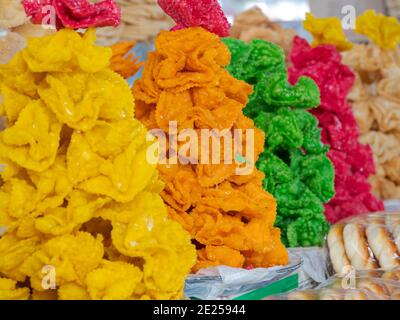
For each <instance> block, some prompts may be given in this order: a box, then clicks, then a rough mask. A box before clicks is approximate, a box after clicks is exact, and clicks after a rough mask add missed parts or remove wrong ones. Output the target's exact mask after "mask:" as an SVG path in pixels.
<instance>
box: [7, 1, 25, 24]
mask: <svg viewBox="0 0 400 320" xmlns="http://www.w3.org/2000/svg"><path fill="white" fill-rule="evenodd" d="M27 21H28V17H27V16H26V14H25V11H24V8H23V6H22V4H21V1H20V0H1V2H0V29H9V28H13V27H17V26H20V25H23V24H24V23H25V22H27Z"/></svg>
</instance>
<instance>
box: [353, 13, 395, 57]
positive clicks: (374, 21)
mask: <svg viewBox="0 0 400 320" xmlns="http://www.w3.org/2000/svg"><path fill="white" fill-rule="evenodd" d="M356 32H357V33H359V34H362V35H365V36H367V37H368V38H369V39H370V40H371V41H373V42H374V43H375V44H377V45H378V46H379V47H381V48H382V49H385V50H389V49H395V48H396V47H397V46H398V45H399V42H400V23H399V21H398V20H397V19H396V18H395V17H386V16H384V15H383V14H381V13H379V14H377V13H376V12H375V11H374V10H367V11H365V12H364V13H363V14H362V15H360V16H359V17H357V21H356Z"/></svg>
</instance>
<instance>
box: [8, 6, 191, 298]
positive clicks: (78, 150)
mask: <svg viewBox="0 0 400 320" xmlns="http://www.w3.org/2000/svg"><path fill="white" fill-rule="evenodd" d="M75 3H76V1H75ZM58 4H59V5H65V6H67V7H68V2H67V1H66V2H65V3H62V2H58ZM37 6H39V7H37ZM60 8H61V9H62V8H64V7H59V9H60ZM75 8H76V7H75ZM25 9H26V11H27V13H28V14H29V15H31V16H32V19H33V21H35V22H37V23H40V13H41V12H42V11H41V7H40V4H39V3H38V2H32V1H28V0H27V1H25ZM61 9H60V11H59V12H58V13H59V14H58V16H57V24H58V27H59V28H60V30H59V31H58V32H57V33H55V34H54V35H51V36H46V37H41V38H32V39H30V40H29V42H28V45H27V47H26V48H25V49H23V50H22V51H20V52H18V53H17V54H16V55H15V56H14V57H13V59H12V60H11V61H10V62H9V63H8V64H6V65H2V66H0V82H1V94H2V96H3V102H2V105H1V108H0V114H1V115H4V116H5V117H6V128H5V130H3V131H1V133H0V158H1V163H3V164H6V167H5V170H4V171H3V172H2V173H1V188H0V226H1V228H0V230H1V238H0V275H1V278H0V298H1V299H28V298H31V299H179V298H182V296H183V287H184V281H185V278H186V276H187V274H188V273H189V272H190V269H191V267H192V266H193V264H194V263H195V258H196V254H195V249H194V246H193V245H192V244H191V243H190V237H189V235H188V234H187V233H186V231H184V230H183V228H182V227H181V226H180V225H179V224H178V223H177V222H175V221H172V220H171V219H168V216H167V208H166V206H165V205H164V203H163V201H162V199H161V197H160V196H159V193H160V192H161V190H162V189H163V183H162V182H161V181H160V180H159V178H158V173H157V169H156V164H152V163H150V162H149V161H147V150H148V148H149V147H150V146H151V143H149V142H147V141H146V133H147V131H146V129H145V128H144V126H143V125H142V124H141V123H140V122H139V121H138V120H136V119H135V118H134V115H135V113H134V112H135V104H134V99H133V96H132V93H131V90H130V88H129V86H128V84H127V83H126V82H125V80H124V79H123V78H122V77H121V76H120V75H118V74H117V73H115V72H113V71H111V69H110V68H109V65H110V59H111V56H112V50H111V49H110V48H104V47H98V46H96V45H95V44H94V42H95V39H96V38H95V30H94V29H93V28H90V29H88V30H87V31H86V32H85V33H84V34H81V33H78V32H76V31H74V30H72V29H73V28H85V27H92V26H96V25H118V23H119V18H120V15H119V9H118V7H116V6H115V4H114V3H113V2H112V1H106V2H103V3H102V4H99V5H92V4H89V3H88V2H86V0H82V1H80V6H78V9H79V10H77V11H74V12H73V13H74V14H77V16H78V17H79V18H75V17H74V16H73V15H71V14H69V15H63V12H64V13H65V12H66V11H64V10H61ZM68 12H69V13H71V11H68ZM82 16H85V19H84V21H81V18H82ZM66 27H70V28H66ZM44 274H45V275H48V279H47V281H44V280H43V277H44Z"/></svg>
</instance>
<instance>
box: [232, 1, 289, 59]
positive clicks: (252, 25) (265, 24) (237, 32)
mask: <svg viewBox="0 0 400 320" xmlns="http://www.w3.org/2000/svg"><path fill="white" fill-rule="evenodd" d="M295 35H296V32H295V31H294V30H292V29H285V28H282V27H281V26H280V25H279V24H277V23H274V22H272V21H271V20H269V19H268V18H267V17H266V16H265V15H264V14H263V12H262V11H261V9H260V8H258V7H254V8H252V9H249V10H247V11H244V12H242V13H241V14H239V15H238V16H236V17H235V20H234V22H233V25H232V28H231V37H232V38H236V39H239V40H243V41H245V42H250V41H252V40H254V39H260V40H265V41H269V42H272V43H275V44H277V45H279V46H280V47H281V48H283V50H284V51H285V56H286V57H289V53H290V50H291V49H292V45H293V38H294V37H295Z"/></svg>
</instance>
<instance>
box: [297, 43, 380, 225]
mask: <svg viewBox="0 0 400 320" xmlns="http://www.w3.org/2000/svg"><path fill="white" fill-rule="evenodd" d="M291 56H292V62H293V65H294V67H293V68H291V69H290V78H291V81H293V82H294V81H296V80H297V79H298V77H300V76H309V77H311V78H312V79H314V80H315V82H316V83H317V84H318V87H319V89H320V92H321V105H320V107H319V108H318V109H316V110H315V111H313V113H314V114H315V115H316V116H317V118H318V120H319V126H320V127H321V128H322V140H323V142H324V143H327V144H329V145H330V147H331V150H330V152H329V153H328V156H329V158H330V159H331V160H332V162H333V164H334V166H335V171H336V179H335V190H336V196H335V197H334V198H333V199H332V201H331V202H329V203H328V204H326V206H325V208H326V210H325V215H326V216H327V218H328V220H329V222H332V223H334V222H336V221H338V220H340V219H342V218H344V217H347V216H351V215H357V214H361V213H365V212H371V211H379V210H383V203H382V202H381V201H380V200H378V199H376V198H375V197H374V196H373V195H372V194H371V192H370V189H371V186H370V184H369V182H368V176H369V175H370V174H372V173H374V172H375V166H374V163H373V159H372V153H371V150H370V147H369V146H364V145H361V144H360V143H359V142H358V139H359V128H358V126H357V123H356V121H355V118H354V115H353V113H352V112H351V109H350V106H349V104H347V103H346V97H347V95H348V93H349V91H350V89H351V87H352V85H353V82H354V79H355V77H354V74H353V72H352V71H351V70H350V69H349V68H348V67H346V66H345V65H343V63H342V61H341V60H342V59H341V55H340V53H339V52H338V51H337V50H336V49H335V48H334V47H333V46H328V45H325V46H317V47H315V48H311V47H310V46H309V45H308V43H307V42H306V41H305V40H303V39H300V38H295V42H294V46H293V51H292V55H291ZM307 228H309V226H307ZM307 228H306V230H307Z"/></svg>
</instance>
